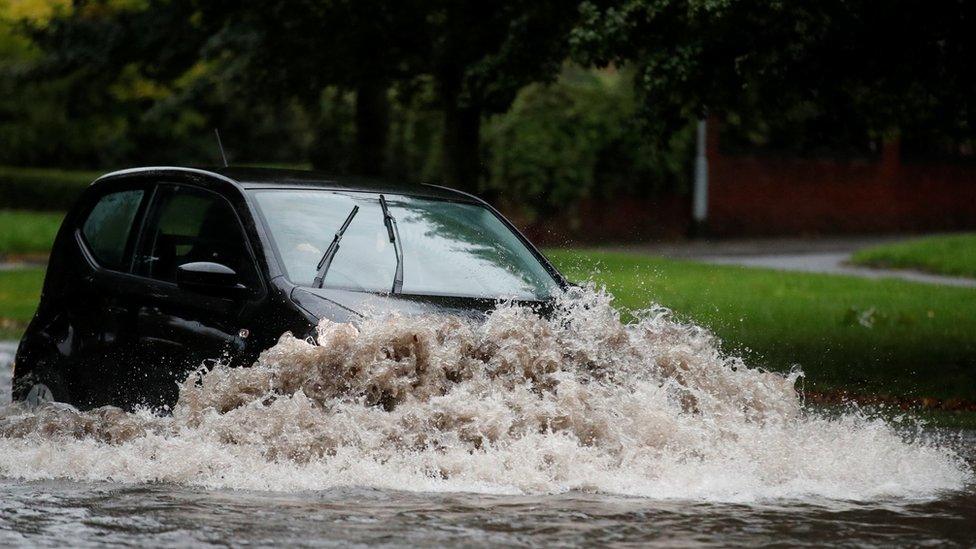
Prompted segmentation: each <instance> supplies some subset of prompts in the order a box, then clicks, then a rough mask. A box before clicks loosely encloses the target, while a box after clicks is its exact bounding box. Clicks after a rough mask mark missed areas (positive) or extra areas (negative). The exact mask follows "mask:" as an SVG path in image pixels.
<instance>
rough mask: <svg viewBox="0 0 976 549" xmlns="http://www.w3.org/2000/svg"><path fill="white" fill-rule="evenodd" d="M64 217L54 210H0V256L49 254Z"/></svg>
mask: <svg viewBox="0 0 976 549" xmlns="http://www.w3.org/2000/svg"><path fill="white" fill-rule="evenodd" d="M63 217H64V215H63V214H60V213H52V212H27V211H14V210H0V256H5V255H28V254H30V255H35V254H47V253H48V252H49V251H50V250H51V244H52V243H53V242H54V235H56V234H57V232H58V227H60V226H61V220H62V218H63Z"/></svg>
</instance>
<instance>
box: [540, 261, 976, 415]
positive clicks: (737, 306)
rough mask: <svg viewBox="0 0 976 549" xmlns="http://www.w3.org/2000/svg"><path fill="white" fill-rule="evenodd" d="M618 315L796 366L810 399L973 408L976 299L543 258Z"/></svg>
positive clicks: (822, 279) (727, 271)
mask: <svg viewBox="0 0 976 549" xmlns="http://www.w3.org/2000/svg"><path fill="white" fill-rule="evenodd" d="M548 255H549V257H550V258H551V259H552V260H553V261H554V262H555V263H556V264H557V265H558V266H559V268H560V269H561V270H563V272H564V273H566V274H567V275H568V276H569V277H570V278H571V279H574V280H578V281H581V280H587V279H589V278H591V277H592V278H593V279H594V280H596V281H598V282H600V283H604V284H606V285H607V287H608V289H610V290H611V291H612V292H613V293H614V294H615V295H616V296H617V301H618V303H619V304H620V305H621V306H624V307H630V308H644V307H647V306H648V305H649V304H650V303H652V302H659V303H661V304H663V305H665V306H667V307H670V308H671V309H673V310H674V311H677V312H678V314H679V317H681V318H684V319H689V320H694V321H696V322H698V323H700V324H703V325H705V326H706V327H708V328H710V329H711V330H712V331H714V332H715V333H716V334H717V335H718V336H719V337H721V338H722V340H723V341H724V345H725V347H726V349H727V350H730V351H732V352H735V353H738V354H740V355H742V356H744V357H745V358H746V359H747V362H748V363H749V364H750V365H753V366H763V367H768V368H770V369H776V370H786V369H788V368H790V367H791V366H792V365H794V364H799V365H800V366H801V367H802V368H803V370H804V371H805V372H806V373H807V379H806V381H805V383H806V387H807V388H808V389H812V390H831V389H840V388H843V389H848V390H851V391H853V392H857V393H861V394H889V395H900V396H929V397H940V398H951V397H962V398H966V399H973V400H976V291H973V290H971V289H964V288H951V287H940V286H931V285H923V284H916V283H910V282H903V281H897V280H865V279H859V278H852V277H841V276H830V275H817V274H805V273H784V272H779V271H771V270H766V269H750V268H744V267H727V266H713V265H704V264H701V263H694V262H690V261H674V260H666V259H659V258H650V257H644V256H638V255H630V254H625V253H611V252H590V251H587V252H581V251H574V250H551V251H549V252H548Z"/></svg>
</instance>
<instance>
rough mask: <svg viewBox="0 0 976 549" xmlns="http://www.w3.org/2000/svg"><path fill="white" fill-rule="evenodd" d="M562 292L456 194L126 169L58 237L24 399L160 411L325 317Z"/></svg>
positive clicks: (277, 173) (217, 172)
mask: <svg viewBox="0 0 976 549" xmlns="http://www.w3.org/2000/svg"><path fill="white" fill-rule="evenodd" d="M565 284H566V282H565V280H564V279H563V278H562V276H561V275H560V274H559V272H558V271H556V269H555V268H554V267H553V266H552V265H551V264H550V263H549V262H548V261H547V260H546V259H545V258H544V257H543V256H542V254H540V253H539V251H538V250H537V249H536V248H535V247H533V246H532V244H531V243H529V242H528V240H526V239H525V237H523V236H522V235H521V234H520V233H519V232H518V231H517V230H516V229H515V228H514V227H513V226H512V225H511V223H509V222H508V221H506V220H505V218H504V217H502V216H501V215H500V214H499V213H498V212H497V211H495V210H494V209H493V208H492V207H491V206H489V205H488V204H486V203H485V202H483V201H482V200H480V199H478V198H476V197H474V196H471V195H469V194H466V193H462V192H459V191H455V190H450V189H446V188H442V187H436V186H426V185H419V186H402V185H392V184H386V183H380V182H373V181H364V180H355V179H349V180H345V179H335V178H329V177H326V176H324V175H321V174H317V173H315V172H306V171H291V170H270V169H242V168H220V169H212V170H203V169H191V168H171V167H150V168H137V169H131V170H124V171H119V172H115V173H111V174H108V175H105V176H103V177H101V178H99V179H98V180H96V181H95V182H94V183H93V184H92V185H91V187H89V188H88V189H87V190H86V191H85V192H84V193H83V195H82V196H81V197H80V199H79V200H78V202H77V204H76V205H75V207H74V208H73V209H72V210H71V211H70V212H69V213H68V215H67V216H66V218H65V220H64V223H63V225H62V226H61V229H60V231H59V232H58V235H57V238H56V239H55V242H54V247H53V249H52V251H51V258H50V263H49V266H48V270H47V276H46V279H45V281H44V289H43V292H42V295H41V302H40V305H39V307H38V310H37V313H36V314H35V315H34V318H33V320H32V321H31V323H30V326H29V327H28V329H27V333H26V334H25V335H24V338H23V339H22V340H21V342H20V347H19V348H18V351H17V355H16V362H15V371H14V383H13V398H14V399H15V400H25V399H26V400H29V401H32V402H37V401H44V400H52V399H53V400H57V401H61V402H66V403H69V404H73V405H75V406H78V407H79V408H91V407H96V406H102V405H106V404H111V405H116V406H122V407H125V408H132V407H134V406H136V405H144V406H149V407H165V406H167V405H172V404H173V403H174V402H175V400H176V397H177V396H178V395H177V385H176V383H175V382H176V381H179V380H182V379H184V378H185V377H186V375H187V374H188V373H189V372H191V371H193V370H195V369H197V368H199V367H200V366H201V365H206V364H207V363H208V362H211V361H225V362H228V363H230V364H231V365H249V364H251V363H252V362H253V361H254V360H255V359H256V357H257V355H258V354H259V353H260V352H261V351H262V350H263V349H266V348H268V347H270V346H271V345H273V344H274V343H275V342H276V341H277V339H278V337H280V336H281V334H282V333H284V332H286V331H290V332H292V333H293V334H295V335H298V336H303V337H304V336H308V335H313V334H314V328H315V326H316V325H317V324H318V322H319V320H320V319H323V318H327V319H331V320H333V321H337V322H355V321H356V320H357V319H360V318H362V317H363V316H364V315H369V314H375V313H384V312H390V311H400V312H402V313H404V314H415V313H426V312H443V313H448V314H460V315H477V314H479V313H483V312H484V311H487V310H489V309H491V308H492V307H494V305H495V304H496V303H497V302H498V301H499V300H513V301H518V302H526V303H530V304H541V305H542V306H544V304H545V303H547V302H548V301H549V300H551V297H552V296H553V295H554V293H555V292H556V291H557V290H558V289H559V288H562V287H564V286H565Z"/></svg>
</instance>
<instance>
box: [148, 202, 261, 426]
mask: <svg viewBox="0 0 976 549" xmlns="http://www.w3.org/2000/svg"><path fill="white" fill-rule="evenodd" d="M194 262H210V263H218V264H221V265H224V266H226V267H229V268H231V269H233V270H234V271H235V272H236V273H237V275H238V277H239V281H240V283H241V284H242V285H243V286H244V287H245V289H244V290H243V291H241V292H239V293H236V294H234V295H211V294H208V293H202V292H200V291H194V290H188V289H186V288H183V287H180V286H179V285H178V284H177V269H178V268H179V266H180V265H183V264H186V263H194ZM135 266H136V270H135V272H136V273H137V274H139V275H140V276H142V277H144V279H145V289H144V290H143V292H141V295H140V297H139V299H138V303H136V304H135V313H134V317H135V326H136V338H137V342H138V347H139V351H140V353H142V355H143V357H144V358H143V364H142V365H141V367H140V368H138V369H135V370H133V371H132V375H133V377H132V379H131V380H130V381H131V394H130V396H129V399H130V400H134V401H136V402H138V403H140V404H144V405H148V406H152V407H159V406H172V405H173V404H174V403H175V402H176V398H177V396H178V391H177V383H178V382H180V381H182V380H183V379H185V378H186V376H187V375H188V374H189V373H191V372H193V371H194V370H196V369H197V368H199V367H201V366H202V365H210V364H213V363H215V362H218V361H223V362H229V363H235V361H238V360H240V357H241V356H242V355H241V353H242V352H243V351H244V350H245V349H246V348H247V343H248V342H247V341H246V340H247V337H248V333H249V332H248V327H247V326H248V320H249V319H250V318H251V316H252V314H253V311H254V310H255V307H256V306H257V304H258V303H259V300H260V296H261V295H262V287H263V285H262V282H261V280H260V275H259V273H258V270H257V268H256V265H255V261H254V255H253V253H252V251H251V249H250V246H249V244H248V242H247V238H246V236H245V233H244V231H243V228H242V225H241V222H240V219H239V217H238V215H237V213H236V211H235V210H234V208H233V207H232V206H231V204H230V202H228V201H227V200H226V198H224V197H223V196H221V195H220V194H217V193H215V192H213V191H210V190H207V189H203V188H201V187H197V186H194V185H188V184H168V183H161V184H160V185H159V186H158V187H157V189H156V192H155V194H154V197H153V200H152V204H151V205H150V207H149V213H148V215H147V218H146V224H145V228H144V230H143V232H142V237H141V238H140V242H139V249H138V251H137V254H136V260H135Z"/></svg>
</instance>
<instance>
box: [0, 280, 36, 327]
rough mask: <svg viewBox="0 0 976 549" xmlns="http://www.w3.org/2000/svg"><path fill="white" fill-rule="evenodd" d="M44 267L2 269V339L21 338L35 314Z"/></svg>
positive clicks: (0, 294)
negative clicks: (13, 269)
mask: <svg viewBox="0 0 976 549" xmlns="http://www.w3.org/2000/svg"><path fill="white" fill-rule="evenodd" d="M43 282H44V269H18V270H15V271H0V339H20V336H21V334H23V332H24V328H26V327H27V323H28V322H30V319H31V317H32V316H34V310H35V309H36V308H37V300H38V298H39V297H40V295H41V285H42V284H43Z"/></svg>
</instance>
